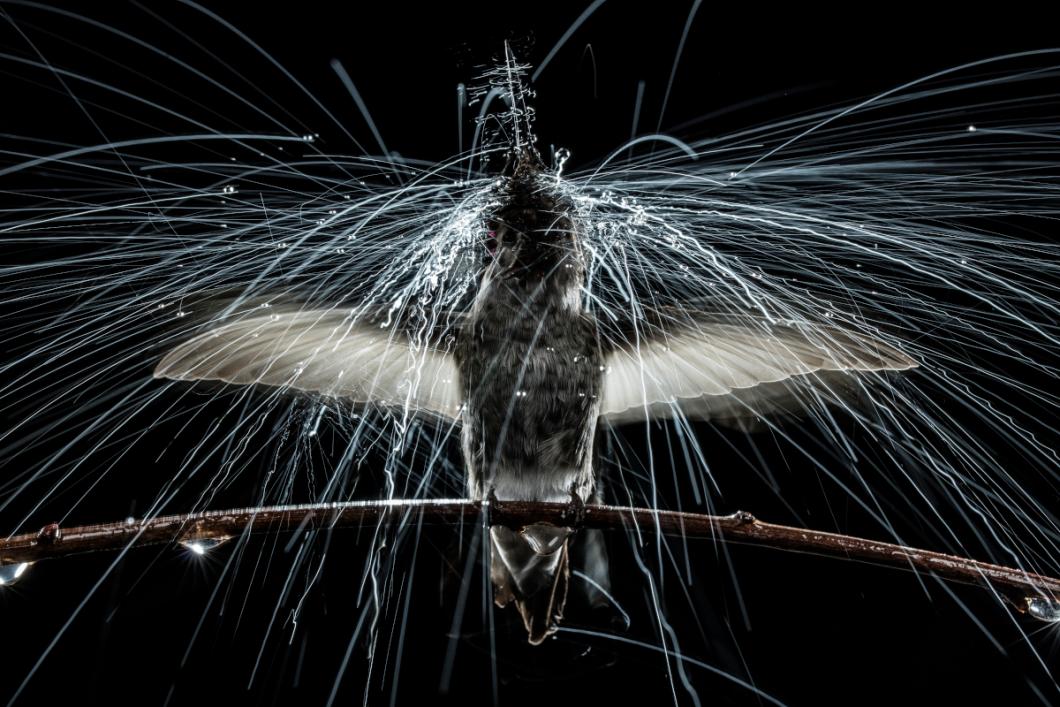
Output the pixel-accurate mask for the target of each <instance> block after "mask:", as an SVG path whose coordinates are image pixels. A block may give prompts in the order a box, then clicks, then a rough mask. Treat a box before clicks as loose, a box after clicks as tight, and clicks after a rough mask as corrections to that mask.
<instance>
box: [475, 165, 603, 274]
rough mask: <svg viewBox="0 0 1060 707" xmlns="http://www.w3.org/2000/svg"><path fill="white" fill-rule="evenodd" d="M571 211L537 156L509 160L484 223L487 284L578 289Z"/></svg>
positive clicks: (578, 253)
mask: <svg viewBox="0 0 1060 707" xmlns="http://www.w3.org/2000/svg"><path fill="white" fill-rule="evenodd" d="M573 211H574V210H573V206H572V204H571V202H570V199H569V198H568V197H567V196H566V195H564V194H563V192H562V189H561V188H560V185H559V184H558V179H557V178H556V176H555V175H554V174H551V173H549V172H547V171H546V170H545V168H544V166H543V165H542V164H541V160H540V158H539V157H538V156H537V154H536V153H534V152H530V151H525V152H521V153H519V154H518V155H516V156H514V158H513V159H512V160H510V161H509V165H508V167H507V168H506V169H505V174H504V175H503V176H502V178H501V183H500V186H499V187H498V206H497V208H496V209H495V210H494V211H493V212H492V213H491V214H490V216H489V217H488V218H487V220H486V224H485V228H486V233H485V240H486V249H485V250H486V252H485V264H486V275H487V277H488V279H489V280H490V281H494V282H495V281H506V282H507V283H508V284H509V285H522V286H524V287H526V286H529V287H532V288H535V289H538V288H540V289H545V290H550V291H555V292H563V293H569V292H571V291H576V290H577V289H578V288H580V286H581V284H582V282H583V280H584V277H585V264H584V261H583V256H582V249H581V244H580V242H579V238H578V228H577V222H576V220H575V218H574V213H573Z"/></svg>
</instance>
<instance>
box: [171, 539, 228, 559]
mask: <svg viewBox="0 0 1060 707" xmlns="http://www.w3.org/2000/svg"><path fill="white" fill-rule="evenodd" d="M228 540H229V538H228V536H227V535H224V536H220V537H215V538H195V539H194V540H181V541H180V544H181V545H183V546H184V547H186V548H188V549H189V550H191V551H192V552H193V553H195V554H196V555H205V554H206V553H208V552H209V551H210V550H213V549H214V548H216V547H219V546H221V545H224V544H225V543H226V542H228Z"/></svg>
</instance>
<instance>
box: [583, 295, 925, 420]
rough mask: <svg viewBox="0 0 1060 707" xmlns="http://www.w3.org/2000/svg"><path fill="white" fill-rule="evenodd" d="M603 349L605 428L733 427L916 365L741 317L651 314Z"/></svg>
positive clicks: (894, 353) (803, 329)
mask: <svg viewBox="0 0 1060 707" xmlns="http://www.w3.org/2000/svg"><path fill="white" fill-rule="evenodd" d="M624 339H625V340H624V341H622V342H621V343H620V344H618V345H616V346H615V347H614V348H612V349H611V351H610V354H609V356H608V360H607V364H608V371H607V374H606V376H605V379H604V388H603V395H602V400H601V415H602V416H603V417H604V419H605V420H607V421H608V422H610V423H612V424H622V423H627V422H634V421H637V420H643V419H645V418H647V417H671V416H674V415H678V414H680V415H683V416H686V417H690V418H696V419H710V420H739V419H743V418H756V417H761V416H764V415H769V414H774V413H778V412H795V411H798V410H800V409H808V408H812V407H813V406H814V405H820V404H821V403H822V402H824V401H829V402H838V401H841V400H843V399H845V398H848V397H850V395H851V393H852V392H853V391H856V390H857V389H858V386H857V385H856V384H855V383H856V381H855V380H854V379H853V374H856V373H859V372H870V371H901V370H906V369H909V368H914V367H915V366H916V363H915V362H914V361H913V360H912V359H911V358H909V357H908V356H906V355H905V354H903V353H902V352H900V351H898V350H897V349H895V348H893V347H891V346H888V345H887V344H885V343H883V342H881V341H879V340H877V339H875V338H873V337H870V336H867V335H863V334H860V333H855V332H851V331H845V330H841V329H836V328H832V327H822V326H818V325H811V324H809V323H807V324H805V325H804V326H798V325H794V324H788V325H780V324H773V323H769V322H767V321H765V320H759V319H756V318H751V317H732V316H714V317H711V316H708V315H705V314H704V315H691V316H687V315H686V316H681V317H675V318H669V317H666V316H662V315H660V314H658V313H656V314H655V315H654V316H653V317H652V319H650V320H646V321H645V326H644V327H643V328H641V329H639V330H636V331H635V334H630V332H625V333H624Z"/></svg>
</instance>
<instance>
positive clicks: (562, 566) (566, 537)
mask: <svg viewBox="0 0 1060 707" xmlns="http://www.w3.org/2000/svg"><path fill="white" fill-rule="evenodd" d="M572 532H573V531H572V530H571V529H570V528H562V527H556V526H553V525H545V524H541V523H539V524H535V525H530V526H527V527H526V528H523V529H522V530H520V531H518V532H516V531H513V530H510V529H508V528H504V527H499V526H497V527H493V528H491V529H490V539H491V545H492V551H493V556H492V558H491V560H490V578H491V579H492V580H493V600H494V602H495V603H496V604H497V606H500V607H504V606H507V605H508V604H509V603H511V602H514V603H515V607H516V608H517V609H518V610H519V615H520V616H522V618H523V624H524V625H525V626H526V632H527V634H528V638H529V641H530V643H531V644H533V645H537V644H539V643H541V642H542V641H544V640H545V639H546V638H548V636H550V635H551V634H553V633H555V631H556V629H557V628H559V623H560V621H561V620H562V619H563V607H564V606H565V605H566V603H567V588H568V586H569V585H570V551H569V545H570V540H571V534H572Z"/></svg>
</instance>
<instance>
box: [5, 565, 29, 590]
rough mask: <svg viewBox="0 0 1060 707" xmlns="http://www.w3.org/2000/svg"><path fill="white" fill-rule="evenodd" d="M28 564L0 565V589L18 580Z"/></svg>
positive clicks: (27, 567)
mask: <svg viewBox="0 0 1060 707" xmlns="http://www.w3.org/2000/svg"><path fill="white" fill-rule="evenodd" d="M29 565H30V563H28V562H16V563H13V564H10V565H0V587H6V586H8V585H11V584H14V583H15V582H17V581H18V578H19V577H21V576H22V575H24V574H25V573H26V570H27V569H29Z"/></svg>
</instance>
